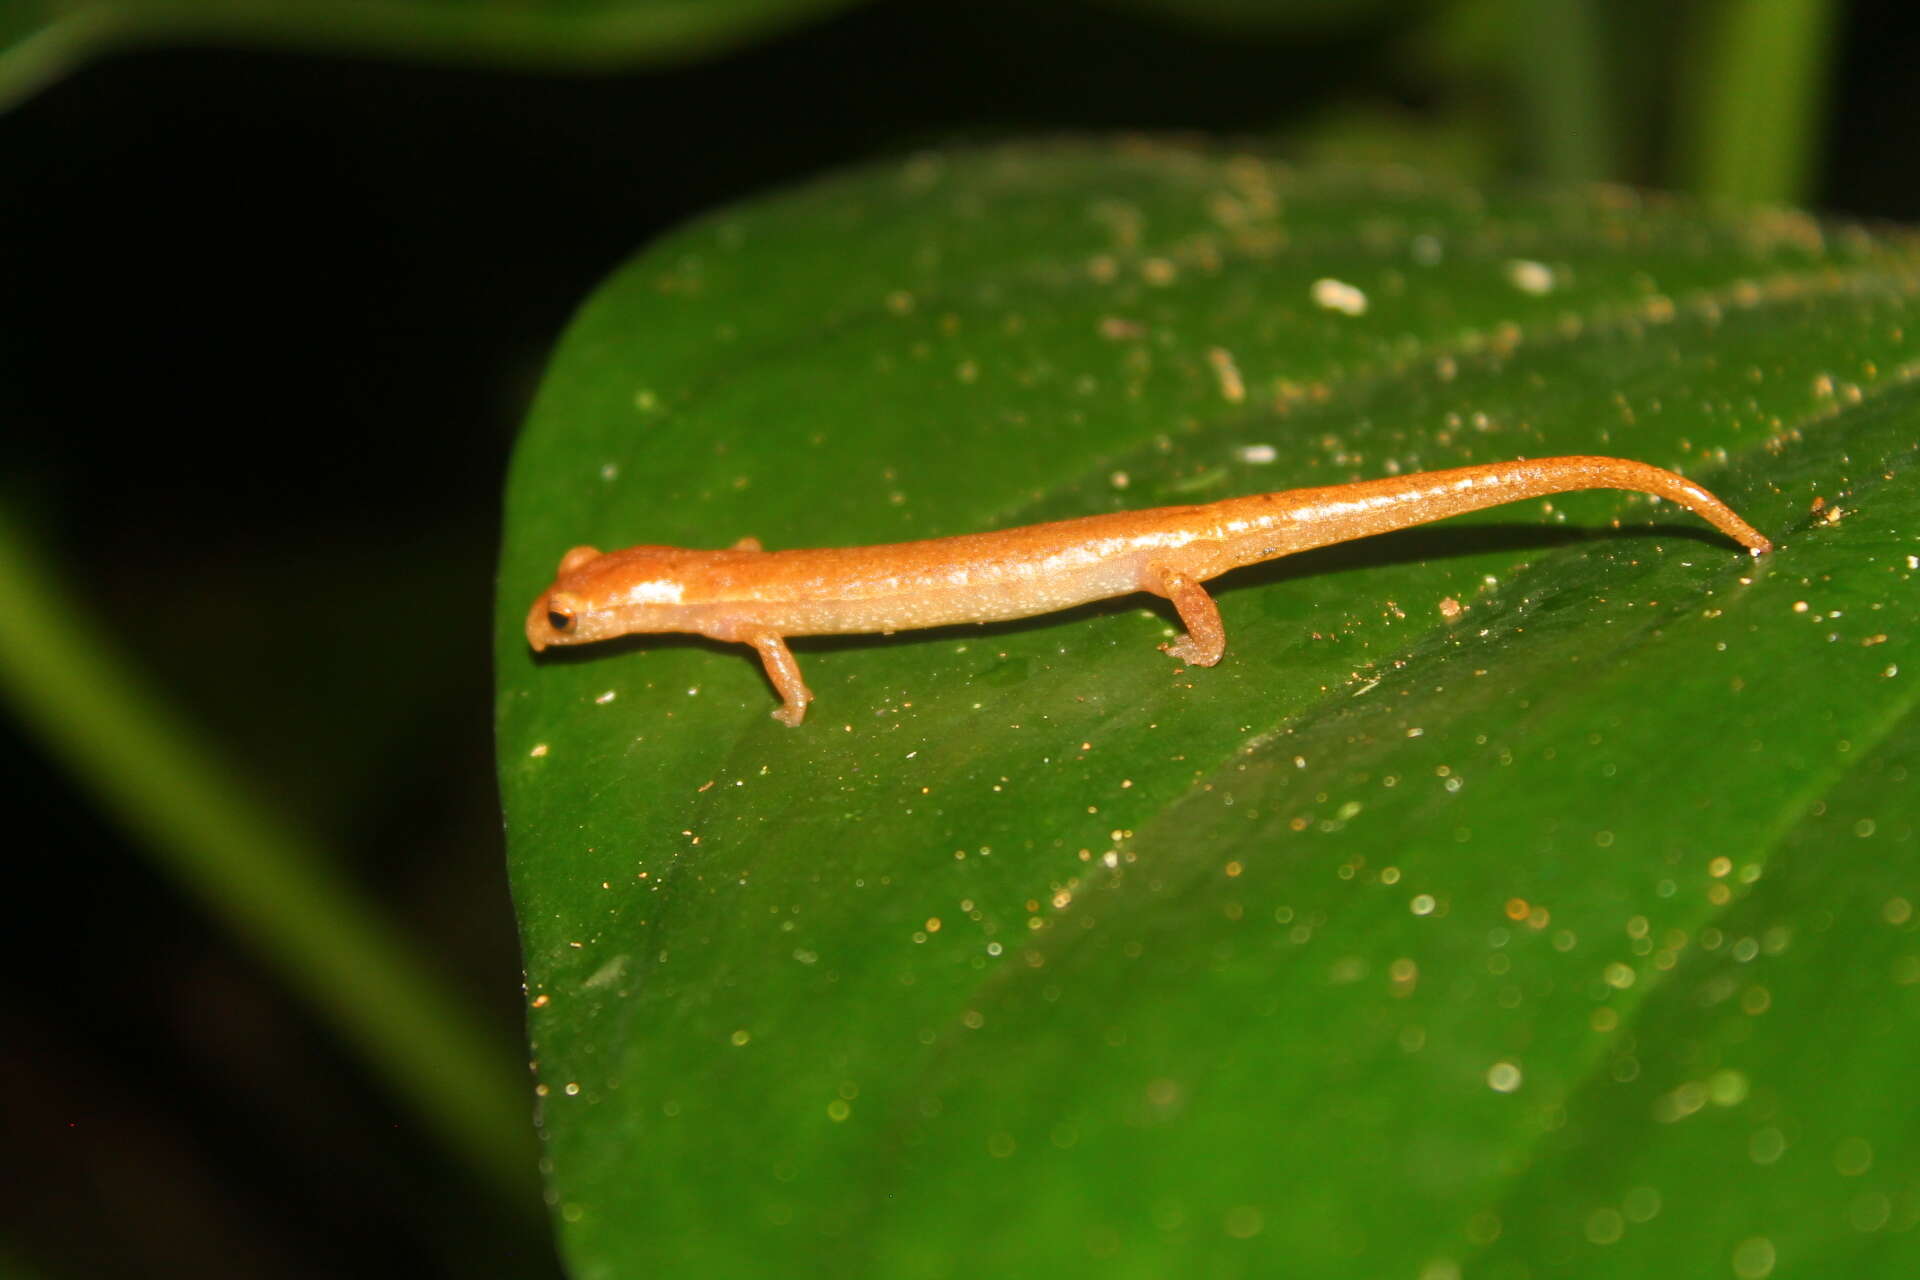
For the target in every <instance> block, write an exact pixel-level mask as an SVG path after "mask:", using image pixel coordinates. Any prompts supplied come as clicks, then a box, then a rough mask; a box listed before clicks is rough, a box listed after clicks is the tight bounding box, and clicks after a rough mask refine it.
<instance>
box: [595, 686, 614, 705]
mask: <svg viewBox="0 0 1920 1280" xmlns="http://www.w3.org/2000/svg"><path fill="white" fill-rule="evenodd" d="M619 696H620V695H619V694H617V693H615V692H614V691H613V690H612V689H609V690H607V691H606V692H605V693H603V694H601V695H600V696H599V697H597V698H595V699H594V701H595V702H597V703H599V704H600V705H601V706H603V707H604V706H606V705H607V704H608V703H609V702H612V701H613V700H614V699H615V698H617V697H619Z"/></svg>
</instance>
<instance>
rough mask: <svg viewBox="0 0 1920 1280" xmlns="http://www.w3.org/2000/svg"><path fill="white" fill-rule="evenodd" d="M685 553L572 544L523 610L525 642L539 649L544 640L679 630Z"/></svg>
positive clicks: (586, 641) (682, 614)
mask: <svg viewBox="0 0 1920 1280" xmlns="http://www.w3.org/2000/svg"><path fill="white" fill-rule="evenodd" d="M688 554H689V553H688V552H686V551H683V550H681V549H680V548H678V547H628V548H627V549H626V550H624V551H614V552H609V553H605V554H602V553H601V552H600V551H599V550H598V549H597V548H594V547H575V548H574V549H573V550H571V551H569V552H567V554H566V555H564V556H562V557H561V558H560V570H559V572H558V573H557V574H556V575H555V577H554V580H553V585H552V586H550V587H548V588H547V589H546V590H545V591H542V592H541V593H540V595H539V598H538V599H536V600H535V601H534V602H533V607H532V608H531V609H529V610H528V611H527V643H528V644H530V645H532V646H533V649H534V651H535V652H536V653H537V652H539V651H540V650H542V649H545V648H546V647H547V646H548V645H555V644H591V643H592V642H594V641H596V640H611V639H613V638H614V637H615V636H624V635H632V634H634V633H636V632H647V631H679V630H682V629H683V621H684V619H685V616H686V611H685V610H684V609H683V608H682V607H681V600H682V597H683V595H684V594H685V586H684V584H683V582H682V580H681V577H680V571H681V562H682V561H684V560H685V559H686V558H687V556H688ZM695 554H698V553H695Z"/></svg>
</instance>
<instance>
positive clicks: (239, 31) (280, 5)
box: [0, 0, 849, 107]
mask: <svg viewBox="0 0 1920 1280" xmlns="http://www.w3.org/2000/svg"><path fill="white" fill-rule="evenodd" d="M847 3H849V0H493V2H489V3H484V4H480V3H472V2H471V0H468V2H464V3H462V2H458V0H15V2H14V3H12V4H11V5H9V6H7V7H6V8H5V11H4V12H0V107H4V106H7V105H9V104H11V103H13V102H16V101H18V100H19V99H21V98H24V97H26V96H27V95H28V94H30V93H32V92H33V91H34V90H36V89H38V88H40V87H41V86H42V85H43V84H45V83H46V82H47V81H49V80H52V79H54V78H55V77H57V76H58V75H60V74H63V73H64V72H66V71H68V70H70V69H71V68H72V67H73V66H75V65H77V64H78V63H79V62H81V61H83V60H84V59H85V58H87V57H89V56H93V55H96V54H98V53H100V52H103V51H104V50H106V49H108V48H111V47H114V46H118V45H127V44H137V43H155V42H161V41H192V40H217V41H221V42H225V43H237V44H260V45H281V46H287V47H291V48H299V49H337V50H350V51H355V52H372V53H384V54H389V55H396V56H402V57H415V58H437V59H452V60H481V61H487V62H493V63H499V64H502V65H509V66H562V67H585V68H591V67H623V66H636V65H643V64H647V63H655V62H673V61H680V60H684V59H687V58H692V57H698V56H701V55H704V54H708V53H712V52H717V51H719V50H722V49H725V48H729V47H731V46H733V45H736V44H741V43H745V42H746V41H749V40H751V39H753V38H755V37H759V36H764V35H769V34H772V33H774V32H777V31H780V30H783V29H785V28H787V27H790V26H794V25H796V24H798V23H800V22H802V21H805V20H807V19H809V18H813V17H817V16H819V15H821V14H824V13H828V12H831V11H833V10H835V9H838V8H841V7H844V6H845V5H846V4H847Z"/></svg>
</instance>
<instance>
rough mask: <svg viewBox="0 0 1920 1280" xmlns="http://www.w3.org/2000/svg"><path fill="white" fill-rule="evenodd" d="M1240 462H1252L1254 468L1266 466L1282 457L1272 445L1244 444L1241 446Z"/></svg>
mask: <svg viewBox="0 0 1920 1280" xmlns="http://www.w3.org/2000/svg"><path fill="white" fill-rule="evenodd" d="M1239 452H1240V461H1242V462H1250V463H1252V464H1253V465H1254V466H1256V467H1259V466H1265V465H1266V464H1267V463H1269V462H1273V461H1275V460H1276V459H1278V458H1279V456H1280V451H1279V450H1278V449H1276V448H1274V447H1273V446H1272V445H1270V444H1243V445H1241V446H1240V450H1239Z"/></svg>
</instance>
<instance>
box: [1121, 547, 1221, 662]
mask: <svg viewBox="0 0 1920 1280" xmlns="http://www.w3.org/2000/svg"><path fill="white" fill-rule="evenodd" d="M1141 576H1142V577H1143V578H1144V579H1145V581H1143V582H1142V583H1141V584H1140V585H1141V588H1142V589H1143V590H1146V591H1151V592H1153V594H1155V595H1157V596H1165V597H1166V598H1167V599H1169V600H1171V601H1173V608H1174V611H1175V612H1176V613H1178V614H1179V615H1180V621H1181V622H1182V623H1183V624H1185V626H1186V628H1187V633H1186V634H1185V635H1183V636H1181V637H1180V638H1179V639H1177V640H1175V641H1174V642H1173V643H1172V644H1163V645H1161V646H1160V647H1161V648H1162V649H1164V650H1165V651H1166V652H1167V653H1169V654H1172V655H1173V656H1174V657H1176V658H1178V659H1179V660H1180V661H1182V662H1190V663H1192V664H1193V665H1194V666H1196V667H1211V666H1212V665H1214V664H1215V663H1216V662H1218V661H1220V655H1221V654H1223V653H1225V652H1226V651H1227V631H1226V628H1225V627H1223V626H1221V625H1220V610H1219V608H1218V607H1216V606H1215V605H1214V603H1213V597H1212V596H1210V595H1208V594H1207V589H1206V588H1205V587H1203V586H1201V585H1200V583H1199V582H1198V580H1196V579H1194V578H1192V577H1189V576H1188V575H1186V574H1184V573H1181V572H1180V571H1179V570H1178V569H1172V568H1169V567H1167V566H1166V565H1148V566H1147V570H1146V572H1145V573H1144V574H1142V575H1141Z"/></svg>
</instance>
